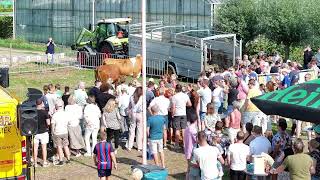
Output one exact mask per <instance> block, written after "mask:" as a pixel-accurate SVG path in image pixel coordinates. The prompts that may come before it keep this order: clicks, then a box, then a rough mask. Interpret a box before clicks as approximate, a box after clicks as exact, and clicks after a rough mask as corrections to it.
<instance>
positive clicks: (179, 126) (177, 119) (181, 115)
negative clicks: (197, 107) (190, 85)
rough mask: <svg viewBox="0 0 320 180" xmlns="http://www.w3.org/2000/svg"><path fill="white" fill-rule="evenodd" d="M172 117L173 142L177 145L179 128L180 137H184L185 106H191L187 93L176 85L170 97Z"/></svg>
mask: <svg viewBox="0 0 320 180" xmlns="http://www.w3.org/2000/svg"><path fill="white" fill-rule="evenodd" d="M171 100H172V105H171V109H172V110H171V111H172V117H173V129H174V130H175V143H176V147H179V139H180V130H182V139H183V137H184V130H185V129H186V127H187V112H186V107H187V106H191V105H192V104H191V101H190V98H189V96H188V95H187V94H185V93H183V92H182V86H181V85H180V84H177V85H176V94H175V95H174V96H173V97H172V99H171Z"/></svg>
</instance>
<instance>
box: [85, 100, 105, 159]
mask: <svg viewBox="0 0 320 180" xmlns="http://www.w3.org/2000/svg"><path fill="white" fill-rule="evenodd" d="M87 102H88V104H87V105H86V107H85V108H84V114H83V116H84V120H85V122H84V123H85V135H84V140H85V143H86V150H87V153H86V154H85V156H92V152H93V149H94V146H95V145H96V144H97V137H98V132H99V128H100V117H101V111H100V109H99V107H98V106H97V104H96V102H95V97H94V96H89V98H88V100H87ZM90 136H91V137H92V145H90Z"/></svg>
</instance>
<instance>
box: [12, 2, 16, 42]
mask: <svg viewBox="0 0 320 180" xmlns="http://www.w3.org/2000/svg"><path fill="white" fill-rule="evenodd" d="M15 1H16V0H13V1H12V3H13V7H12V8H13V16H12V39H16V2H15Z"/></svg>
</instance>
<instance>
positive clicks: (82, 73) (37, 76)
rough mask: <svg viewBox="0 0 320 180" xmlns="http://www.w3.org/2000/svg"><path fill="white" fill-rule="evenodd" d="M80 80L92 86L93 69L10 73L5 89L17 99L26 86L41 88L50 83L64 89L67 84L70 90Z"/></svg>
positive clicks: (25, 91) (22, 94)
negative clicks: (8, 85) (7, 86)
mask: <svg viewBox="0 0 320 180" xmlns="http://www.w3.org/2000/svg"><path fill="white" fill-rule="evenodd" d="M80 81H83V82H85V83H86V85H87V86H92V85H93V84H94V71H93V70H83V69H82V70H78V69H75V68H65V69H59V70H55V71H48V72H44V73H43V72H37V73H29V74H12V75H10V87H9V88H7V90H8V91H9V92H10V93H12V94H13V95H14V96H16V97H17V98H18V99H19V100H24V99H25V98H26V93H27V89H28V88H36V89H39V90H42V87H43V85H45V84H50V83H52V84H60V85H61V90H64V89H63V88H64V86H69V87H70V88H71V90H72V89H74V88H75V87H76V86H77V84H78V83H79V82H80Z"/></svg>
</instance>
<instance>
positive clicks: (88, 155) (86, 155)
mask: <svg viewBox="0 0 320 180" xmlns="http://www.w3.org/2000/svg"><path fill="white" fill-rule="evenodd" d="M84 156H85V157H91V156H92V155H91V154H90V153H85V154H84Z"/></svg>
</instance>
